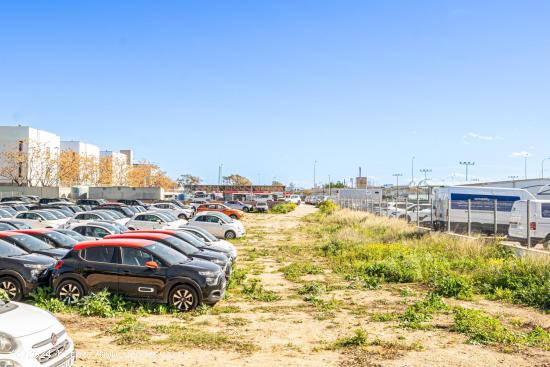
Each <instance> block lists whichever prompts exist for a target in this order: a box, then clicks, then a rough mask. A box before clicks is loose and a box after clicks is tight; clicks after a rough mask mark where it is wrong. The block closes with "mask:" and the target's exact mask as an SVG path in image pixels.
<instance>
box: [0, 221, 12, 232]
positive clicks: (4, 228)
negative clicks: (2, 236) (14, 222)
mask: <svg viewBox="0 0 550 367" xmlns="http://www.w3.org/2000/svg"><path fill="white" fill-rule="evenodd" d="M14 229H15V228H13V227H12V226H10V225H9V224H7V223H0V231H12V230H14Z"/></svg>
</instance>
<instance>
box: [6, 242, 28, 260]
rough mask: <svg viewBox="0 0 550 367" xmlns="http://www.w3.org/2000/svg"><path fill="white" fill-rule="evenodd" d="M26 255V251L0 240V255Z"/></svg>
mask: <svg viewBox="0 0 550 367" xmlns="http://www.w3.org/2000/svg"><path fill="white" fill-rule="evenodd" d="M21 255H28V252H27V251H25V250H22V249H20V248H19V247H17V246H14V245H12V244H10V243H8V242H6V241H3V240H0V257H13V256H21Z"/></svg>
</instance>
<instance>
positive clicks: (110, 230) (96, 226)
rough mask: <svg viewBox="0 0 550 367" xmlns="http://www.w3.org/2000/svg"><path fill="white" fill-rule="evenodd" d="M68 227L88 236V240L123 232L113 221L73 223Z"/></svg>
mask: <svg viewBox="0 0 550 367" xmlns="http://www.w3.org/2000/svg"><path fill="white" fill-rule="evenodd" d="M66 229H69V230H71V231H75V232H76V233H79V234H81V235H82V236H84V237H86V239H87V240H97V239H101V238H103V237H105V236H108V235H110V234H118V233H122V231H121V230H120V229H118V228H117V227H115V226H114V225H113V224H112V223H105V222H88V223H73V224H71V225H70V226H69V227H67V228H66Z"/></svg>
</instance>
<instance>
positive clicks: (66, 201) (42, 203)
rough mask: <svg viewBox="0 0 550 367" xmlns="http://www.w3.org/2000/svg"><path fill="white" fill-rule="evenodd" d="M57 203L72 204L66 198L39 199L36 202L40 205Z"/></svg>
mask: <svg viewBox="0 0 550 367" xmlns="http://www.w3.org/2000/svg"><path fill="white" fill-rule="evenodd" d="M59 202H65V203H72V201H70V200H69V199H67V198H41V199H40V200H38V204H40V205H44V204H50V203H59Z"/></svg>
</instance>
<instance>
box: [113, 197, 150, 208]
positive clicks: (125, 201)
mask: <svg viewBox="0 0 550 367" xmlns="http://www.w3.org/2000/svg"><path fill="white" fill-rule="evenodd" d="M117 201H118V202H119V203H122V204H126V205H129V206H142V207H144V208H145V207H146V206H147V204H145V203H144V202H143V201H141V200H133V199H120V200H117Z"/></svg>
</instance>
